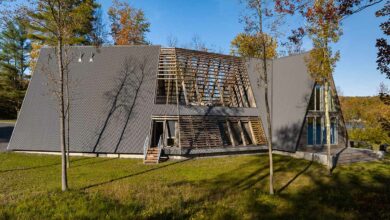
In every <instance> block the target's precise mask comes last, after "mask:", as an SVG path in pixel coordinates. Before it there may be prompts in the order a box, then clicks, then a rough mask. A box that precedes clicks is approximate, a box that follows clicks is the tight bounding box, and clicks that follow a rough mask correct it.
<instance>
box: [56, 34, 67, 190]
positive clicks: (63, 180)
mask: <svg viewBox="0 0 390 220" xmlns="http://www.w3.org/2000/svg"><path fill="white" fill-rule="evenodd" d="M62 47H63V45H62V39H61V38H60V37H59V39H58V44H57V63H58V70H59V74H60V76H59V85H60V93H59V94H58V96H59V101H60V118H59V119H60V139H61V140H60V146H61V167H62V173H61V183H62V184H61V185H62V191H66V190H68V178H67V167H66V154H65V153H66V148H65V100H64V64H63V57H62V56H63V54H62V49H63V48H62Z"/></svg>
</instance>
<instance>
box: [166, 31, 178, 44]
mask: <svg viewBox="0 0 390 220" xmlns="http://www.w3.org/2000/svg"><path fill="white" fill-rule="evenodd" d="M178 43H179V41H178V39H177V37H175V36H173V35H171V34H170V35H169V36H168V37H167V45H168V47H177V45H178Z"/></svg>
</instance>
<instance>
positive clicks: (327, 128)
mask: <svg viewBox="0 0 390 220" xmlns="http://www.w3.org/2000/svg"><path fill="white" fill-rule="evenodd" d="M324 87H325V88H324V99H325V132H326V146H327V152H328V170H329V173H331V172H332V161H331V160H332V157H331V153H330V116H329V104H330V103H329V82H328V80H325V83H324Z"/></svg>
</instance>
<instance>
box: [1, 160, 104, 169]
mask: <svg viewBox="0 0 390 220" xmlns="http://www.w3.org/2000/svg"><path fill="white" fill-rule="evenodd" d="M89 159H92V158H79V159H73V160H71V168H72V167H78V166H83V165H88V164H89V163H86V164H80V165H77V166H72V163H73V162H79V161H85V160H89ZM104 161H105V160H100V161H96V162H94V163H99V162H104ZM90 164H92V163H90ZM59 165H61V162H56V163H51V164H46V165H41V166H35V167H23V168H15V169H9V170H0V173H7V172H13V171H25V170H35V169H40V168H48V167H53V166H59Z"/></svg>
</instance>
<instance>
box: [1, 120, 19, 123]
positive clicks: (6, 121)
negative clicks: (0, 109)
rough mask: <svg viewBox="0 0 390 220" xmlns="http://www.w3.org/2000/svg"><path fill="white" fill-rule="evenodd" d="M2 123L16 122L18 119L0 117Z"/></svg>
mask: <svg viewBox="0 0 390 220" xmlns="http://www.w3.org/2000/svg"><path fill="white" fill-rule="evenodd" d="M0 123H5V124H15V123H16V119H0Z"/></svg>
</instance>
